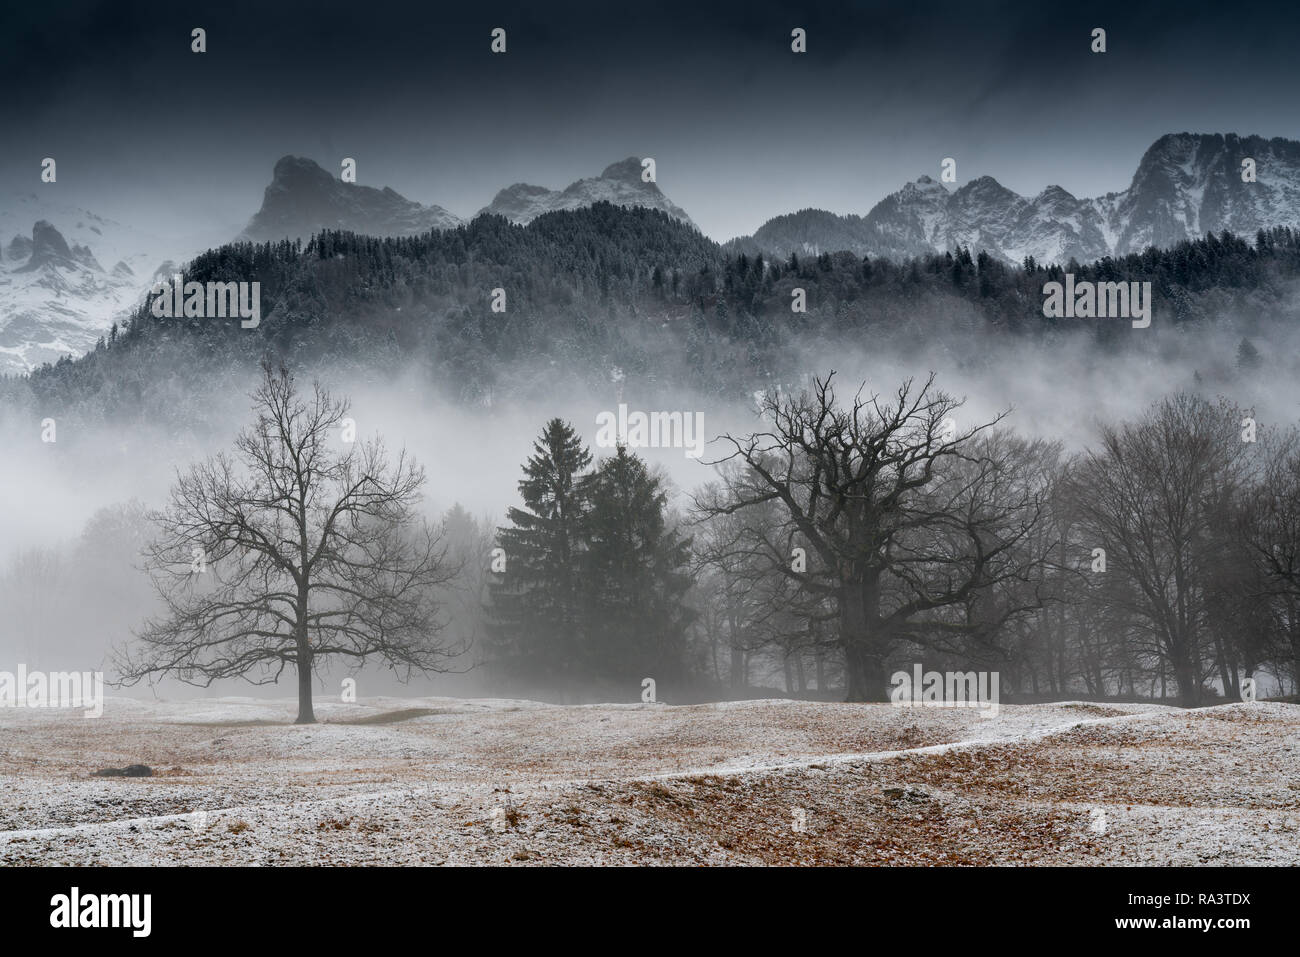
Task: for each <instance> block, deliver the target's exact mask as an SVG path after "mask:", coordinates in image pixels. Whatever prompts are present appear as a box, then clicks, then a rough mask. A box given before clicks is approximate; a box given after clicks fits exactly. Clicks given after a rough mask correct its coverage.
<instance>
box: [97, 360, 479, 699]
mask: <svg viewBox="0 0 1300 957" xmlns="http://www.w3.org/2000/svg"><path fill="white" fill-rule="evenodd" d="M253 407H254V410H255V412H256V414H257V420H256V422H255V423H254V424H253V425H252V426H251V427H249V428H247V429H245V430H244V431H243V432H241V433H240V435H239V437H238V438H237V440H236V442H235V448H234V454H233V455H230V454H226V453H220V454H218V455H216V456H213V457H211V458H209V459H207V460H206V461H204V462H202V463H199V464H196V465H193V466H191V467H190V468H189V469H188V471H186V472H184V473H182V474H178V476H177V482H176V484H175V485H174V487H173V488H172V491H171V501H170V504H169V505H168V507H166V508H165V509H164V510H162V511H161V512H158V513H155V515H154V516H153V517H154V519H155V521H156V522H157V523H158V525H159V527H160V534H159V535H158V537H157V538H156V539H155V540H154V541H153V542H152V543H151V544H150V545H149V546H148V547H147V548H146V550H145V559H146V568H147V569H148V570H149V572H150V574H151V575H152V577H153V579H154V584H155V587H156V589H157V591H158V594H159V596H160V598H161V600H162V602H163V605H164V611H163V613H162V614H160V616H159V617H156V618H154V619H152V620H150V621H149V622H147V623H146V624H145V626H144V627H143V629H142V630H141V631H140V632H139V634H138V635H137V637H138V639H139V641H140V647H139V648H138V649H135V648H131V647H127V648H125V649H121V650H119V652H118V654H117V667H118V672H119V674H120V683H122V684H127V685H130V684H135V683H137V682H139V681H141V680H143V679H146V678H148V679H150V680H154V679H156V678H160V677H162V676H164V675H168V674H170V675H174V676H176V677H178V678H180V679H181V680H182V681H186V682H188V683H191V684H196V685H200V686H208V685H210V684H212V682H214V681H217V680H219V679H222V678H231V677H240V678H243V679H245V680H248V681H250V682H252V683H254V684H269V683H274V682H276V681H278V680H279V678H280V676H281V675H282V674H283V672H284V671H285V669H286V668H292V669H294V670H295V671H296V673H297V677H298V717H297V723H299V724H310V723H313V722H314V721H315V713H314V711H313V709H312V675H313V673H314V671H315V670H316V669H317V668H319V667H320V666H321V665H322V664H323V663H324V662H326V661H327V660H328V659H330V658H333V657H342V658H347V659H350V660H351V661H352V662H353V663H354V664H355V665H357V666H360V665H361V664H363V663H364V662H365V661H367V660H369V659H372V658H374V659H380V660H382V661H383V662H384V663H385V664H386V665H387V666H388V667H389V668H390V669H391V670H393V671H395V672H398V673H399V674H400V675H401V676H402V677H403V679H404V680H405V679H407V678H409V677H410V676H411V674H412V673H414V672H431V671H443V670H446V667H445V662H446V661H447V659H449V658H450V657H452V656H454V655H455V654H458V653H460V652H461V651H463V650H464V649H463V648H461V647H458V646H451V647H449V646H445V645H443V644H442V643H440V641H439V640H438V636H439V633H440V632H441V631H442V629H443V627H444V623H443V621H442V620H441V619H440V608H439V603H438V599H437V591H438V589H439V586H441V585H444V584H445V583H446V582H448V581H449V580H450V579H451V578H453V577H454V575H455V573H456V569H455V568H454V567H452V566H451V565H450V564H449V563H448V562H447V561H446V559H445V550H444V549H443V547H442V546H441V544H440V541H439V536H438V535H437V534H436V533H435V532H434V531H433V530H432V529H431V528H430V526H429V525H428V523H427V522H425V521H423V520H422V519H420V518H419V517H418V515H417V514H416V512H415V506H416V505H417V503H418V502H419V499H420V490H421V487H422V486H423V484H424V481H425V478H424V471H423V469H422V468H420V467H419V466H417V465H416V464H415V463H414V462H413V461H411V460H410V459H409V458H407V456H406V454H405V452H402V453H399V454H398V456H397V459H396V461H395V462H393V463H391V464H390V462H389V460H388V456H387V454H386V452H385V449H384V446H383V443H382V441H381V440H380V439H378V438H376V439H374V440H371V441H357V442H354V443H344V442H341V435H340V433H341V430H342V426H343V420H344V419H345V418H346V417H347V413H348V408H349V406H348V403H347V401H346V400H343V399H335V398H333V397H332V396H331V395H330V394H329V393H328V392H327V391H326V390H325V389H323V388H321V386H320V385H319V384H317V385H315V386H314V388H313V392H312V394H311V395H309V396H305V397H304V396H302V395H300V393H299V391H298V389H297V387H296V386H295V383H294V380H293V377H292V376H291V375H290V374H289V372H288V371H287V370H286V369H284V368H283V367H281V368H279V369H278V370H276V369H273V368H272V367H271V366H270V365H264V366H263V381H262V383H261V385H260V387H259V388H258V389H257V391H256V392H255V393H254V394H253Z"/></svg>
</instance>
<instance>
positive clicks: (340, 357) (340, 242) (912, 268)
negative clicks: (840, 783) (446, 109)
mask: <svg viewBox="0 0 1300 957" xmlns="http://www.w3.org/2000/svg"><path fill="white" fill-rule="evenodd" d="M1065 272H1072V273H1074V274H1075V275H1076V277H1077V278H1078V279H1095V280H1099V281H1117V280H1127V281H1149V282H1151V283H1152V284H1153V294H1154V299H1155V303H1156V322H1157V323H1159V324H1161V325H1165V324H1168V323H1173V324H1180V323H1189V322H1195V321H1198V320H1205V319H1211V320H1212V319H1214V318H1216V317H1218V316H1220V315H1221V314H1223V313H1224V312H1225V310H1228V311H1231V312H1232V314H1233V315H1234V317H1235V318H1237V319H1250V318H1252V317H1255V318H1258V317H1266V316H1272V315H1274V314H1276V313H1277V312H1278V311H1279V306H1280V304H1282V303H1283V302H1284V301H1287V300H1288V297H1290V295H1291V290H1292V287H1293V285H1294V280H1295V279H1296V278H1297V277H1298V276H1300V233H1297V232H1296V231H1295V230H1293V229H1290V228H1288V227H1278V228H1276V229H1272V230H1267V231H1261V232H1260V233H1259V234H1257V235H1256V236H1255V237H1253V238H1251V239H1247V238H1243V237H1238V236H1234V235H1232V234H1229V233H1222V234H1211V235H1207V236H1206V237H1205V238H1203V239H1200V240H1196V241H1194V242H1185V243H1180V244H1179V245H1177V246H1175V247H1173V248H1171V249H1164V250H1161V249H1155V248H1151V249H1148V250H1147V251H1146V252H1144V253H1142V254H1134V255H1129V256H1124V257H1118V258H1110V257H1107V258H1105V259H1102V260H1099V261H1097V262H1093V263H1086V264H1080V263H1074V262H1071V263H1067V264H1065V265H1064V266H1055V265H1054V266H1050V267H1044V266H1043V265H1040V264H1038V263H1035V262H1034V261H1033V260H1032V259H1026V260H1025V262H1023V263H1021V264H1018V265H1013V264H1010V263H1006V262H1003V261H1000V260H997V259H994V258H992V257H990V256H988V255H987V254H985V253H983V252H979V251H974V252H972V251H971V250H968V249H964V248H963V249H958V250H954V251H952V252H947V253H943V254H935V255H929V256H924V257H920V258H914V259H909V260H906V261H902V262H895V261H891V260H888V259H881V258H870V257H867V258H860V257H858V256H856V255H853V254H851V253H821V254H818V255H815V256H811V255H810V256H803V257H801V256H799V255H797V254H796V255H792V256H790V258H789V259H787V260H777V261H768V260H766V259H764V258H763V257H762V256H761V255H756V256H750V255H746V254H743V253H741V254H736V255H730V254H727V253H724V251H723V249H722V247H719V246H718V245H717V244H716V243H714V242H712V241H711V240H709V239H707V238H706V237H704V236H703V235H701V234H700V233H699V232H697V231H696V230H694V229H693V228H691V227H689V226H686V225H684V224H682V223H679V222H676V221H674V220H671V219H669V218H668V217H667V216H665V215H664V214H662V213H660V212H657V211H652V210H646V209H638V208H623V207H614V206H610V205H608V204H605V203H599V204H596V205H595V206H592V207H591V208H588V209H581V210H573V211H565V212H557V213H550V214H547V215H545V216H541V217H539V218H538V219H536V220H535V221H533V222H532V223H530V224H529V225H527V226H516V225H512V224H510V223H508V222H507V221H506V220H504V219H502V218H500V217H495V216H481V217H479V218H477V219H475V220H474V221H473V222H471V223H469V224H468V225H466V226H462V227H460V228H458V229H454V230H445V231H432V232H429V233H426V234H424V235H422V236H418V237H410V238H386V239H378V238H374V237H368V236H359V235H355V234H351V233H342V232H333V231H326V232H322V233H320V234H318V235H316V236H314V237H313V238H312V239H311V240H310V241H309V242H307V243H305V244H304V243H302V242H300V241H295V242H290V241H288V240H285V241H281V242H278V243H261V244H252V243H233V244H231V245H227V246H223V247H221V248H219V249H215V250H210V251H208V252H206V253H204V254H202V255H200V256H198V257H197V258H196V259H194V261H193V262H191V263H190V264H188V266H187V267H186V268H185V270H184V276H185V280H186V281H194V282H200V283H206V282H231V281H247V282H252V281H257V282H259V283H261V296H262V308H261V313H262V316H263V319H262V322H261V324H260V326H259V327H258V328H257V329H256V330H247V329H242V328H240V324H239V322H237V321H230V320H221V319H209V318H188V319H185V318H166V319H160V318H155V317H154V316H153V315H152V313H151V311H150V308H149V302H148V301H146V302H143V303H142V304H141V305H140V307H139V308H138V309H137V310H136V311H135V312H134V314H133V315H131V316H130V317H129V318H128V319H126V320H125V321H124V322H123V323H121V324H120V325H119V324H116V323H115V324H114V326H113V328H112V329H111V330H110V331H109V333H108V335H107V336H105V337H104V339H103V341H102V342H101V343H100V344H99V345H98V347H97V348H96V349H95V350H94V351H92V352H90V353H89V354H87V355H86V356H84V357H81V358H76V359H74V358H71V357H65V358H64V359H61V360H60V361H58V362H56V363H53V364H47V365H45V366H43V367H42V368H40V369H37V370H35V371H34V372H32V373H31V374H30V375H29V376H24V377H7V378H3V379H0V402H3V403H4V405H5V406H7V407H9V408H23V409H33V408H40V409H41V410H44V411H45V412H46V414H54V413H63V414H74V415H75V414H84V413H86V412H87V410H93V414H94V415H96V416H128V417H129V416H132V415H141V414H145V412H148V413H150V414H155V415H166V414H167V406H168V405H169V404H171V403H169V402H168V401H167V398H166V396H165V394H164V389H165V388H166V387H167V386H168V385H169V384H171V383H174V382H175V381H176V380H181V381H196V382H201V381H204V377H205V376H208V377H213V376H219V375H223V374H226V372H227V370H229V369H237V368H243V369H251V368H255V366H256V363H257V362H258V361H259V360H260V359H261V358H262V357H263V356H265V355H266V354H268V352H269V353H272V354H275V355H278V356H280V357H282V358H284V359H285V360H286V361H289V362H291V363H292V364H294V365H295V366H301V365H303V364H304V363H329V364H331V365H332V366H334V367H340V368H348V367H355V368H359V369H375V368H391V367H395V366H401V367H403V368H406V367H410V366H414V367H417V368H421V369H423V370H425V371H426V372H427V373H428V375H429V378H430V381H433V382H435V383H438V384H439V386H440V387H441V388H443V389H444V390H445V391H446V392H448V393H449V394H450V395H451V396H452V397H454V398H457V399H460V400H464V401H472V402H479V403H481V402H483V401H485V400H487V399H491V398H492V397H498V398H507V397H511V396H514V397H519V398H523V399H533V398H545V397H546V396H548V395H551V394H553V393H554V390H555V389H556V388H557V386H556V379H557V377H555V376H553V375H549V374H548V375H545V376H541V375H535V374H530V373H529V371H528V370H529V369H536V368H544V369H546V370H548V371H549V370H553V369H554V368H555V367H557V366H558V367H559V368H561V369H564V370H565V371H566V373H569V374H570V376H569V377H566V381H576V382H585V383H586V384H588V385H591V386H594V387H599V388H605V387H607V385H608V382H609V376H610V372H611V370H613V369H617V370H619V374H620V375H622V376H623V377H625V380H626V381H627V382H628V383H629V385H637V386H639V387H643V388H646V389H659V390H672V389H681V388H689V389H691V390H693V391H694V392H695V393H696V394H701V395H713V396H717V397H724V398H736V397H742V396H748V395H750V394H751V393H752V392H753V390H754V388H755V383H759V384H762V383H766V382H769V381H790V379H791V378H797V377H799V376H800V375H801V374H802V372H803V369H802V368H801V367H800V365H799V362H800V359H801V357H802V356H804V355H807V354H809V353H810V352H812V351H815V350H816V349H817V347H818V345H819V344H821V345H824V346H825V347H826V348H827V349H829V350H832V352H833V350H834V349H836V348H837V347H838V346H839V345H840V344H842V343H844V342H846V341H848V342H854V343H859V344H861V345H862V346H863V347H865V348H884V347H885V346H887V345H889V344H893V343H899V342H913V343H919V344H921V345H923V346H924V347H925V348H927V349H930V350H938V351H943V350H944V349H945V348H947V349H949V350H950V351H952V350H958V351H960V348H961V347H960V346H954V345H949V344H948V343H949V342H950V340H951V339H952V337H953V336H956V335H958V334H959V333H961V332H974V333H987V332H992V333H997V334H1002V335H1010V336H1021V337H1023V336H1032V337H1052V336H1063V337H1069V338H1071V339H1076V338H1080V337H1081V338H1085V339H1088V340H1091V341H1094V342H1096V343H1098V344H1100V345H1101V346H1103V347H1107V348H1116V349H1118V348H1124V347H1125V344H1126V343H1127V342H1129V341H1130V340H1129V339H1128V337H1130V336H1132V335H1133V334H1134V333H1133V331H1132V330H1130V329H1129V328H1128V327H1127V325H1126V324H1124V323H1115V322H1081V321H1078V320H1060V319H1055V320H1054V319H1048V318H1045V317H1044V316H1043V314H1042V287H1043V284H1044V283H1045V282H1048V281H1052V280H1054V279H1057V280H1059V278H1060V277H1061V276H1062V275H1063V274H1064V273H1065ZM795 289H802V290H804V293H805V299H806V311H805V312H796V311H793V310H792V302H793V299H794V296H793V293H794V290H795ZM494 290H502V291H503V293H504V299H503V300H499V301H500V303H501V305H503V307H504V311H500V312H495V311H493V302H494ZM991 348H996V345H994V346H991ZM191 412H192V410H191Z"/></svg>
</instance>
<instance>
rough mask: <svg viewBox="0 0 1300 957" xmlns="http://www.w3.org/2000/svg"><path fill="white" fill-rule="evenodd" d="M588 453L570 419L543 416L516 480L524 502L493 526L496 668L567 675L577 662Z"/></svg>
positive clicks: (492, 645)
mask: <svg viewBox="0 0 1300 957" xmlns="http://www.w3.org/2000/svg"><path fill="white" fill-rule="evenodd" d="M590 464H591V453H590V452H589V451H588V450H587V449H586V448H585V447H584V446H583V444H582V440H581V438H580V437H579V436H578V434H577V432H575V431H574V429H573V427H572V426H571V425H569V424H568V423H567V422H564V421H562V420H560V419H558V418H557V419H552V420H551V421H550V422H548V423H547V424H546V428H545V429H543V431H542V434H541V436H540V437H539V438H538V439H537V441H536V442H534V443H533V455H532V456H530V457H529V459H528V461H527V462H526V463H525V464H524V477H523V478H522V479H521V480H520V482H519V492H520V495H521V496H522V497H523V501H524V507H523V508H510V509H508V510H507V512H506V517H507V519H508V520H509V522H510V525H509V526H506V527H503V528H500V529H498V535H497V543H498V545H499V546H500V547H501V548H502V549H504V551H505V571H504V572H503V573H501V574H500V575H499V576H498V578H497V580H496V581H494V582H493V583H492V584H491V586H490V587H489V593H490V595H491V602H492V616H491V617H492V622H491V624H490V626H489V628H488V632H489V639H490V640H489V645H490V648H489V657H490V660H491V661H492V663H493V665H494V666H496V667H497V668H499V669H500V670H502V671H504V672H506V673H509V674H515V675H527V676H529V677H530V678H534V679H538V680H546V679H550V680H556V679H560V680H562V679H564V678H565V677H567V676H572V675H573V674H574V673H575V671H576V669H577V666H578V664H579V662H578V661H577V657H578V655H579V651H580V645H581V634H582V630H583V629H582V621H581V615H580V606H581V604H582V602H581V598H580V587H581V581H580V574H579V566H578V562H579V560H580V555H581V550H582V541H581V526H582V521H583V516H584V513H585V511H586V502H585V500H584V493H583V483H582V481H581V479H580V476H581V475H582V473H583V472H584V471H585V470H586V468H587V467H588V466H589V465H590Z"/></svg>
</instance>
